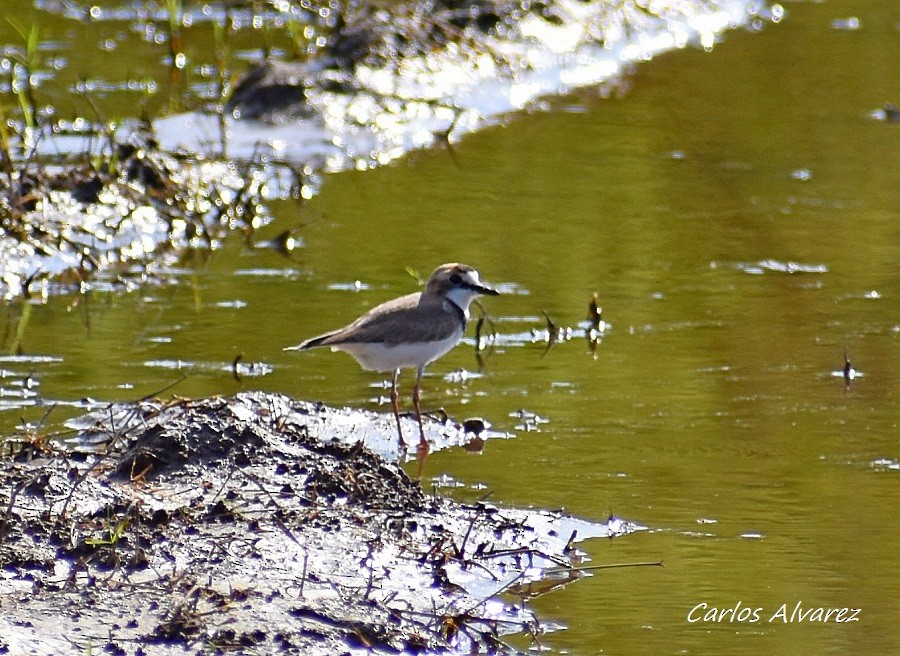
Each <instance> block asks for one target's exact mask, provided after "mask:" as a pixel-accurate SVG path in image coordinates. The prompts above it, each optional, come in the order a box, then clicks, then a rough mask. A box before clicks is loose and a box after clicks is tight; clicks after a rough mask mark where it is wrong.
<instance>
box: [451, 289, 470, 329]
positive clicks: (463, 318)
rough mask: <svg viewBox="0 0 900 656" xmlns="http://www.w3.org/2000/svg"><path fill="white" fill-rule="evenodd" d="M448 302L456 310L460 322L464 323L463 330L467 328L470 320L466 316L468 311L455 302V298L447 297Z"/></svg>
mask: <svg viewBox="0 0 900 656" xmlns="http://www.w3.org/2000/svg"><path fill="white" fill-rule="evenodd" d="M447 302H448V303H449V304H450V307H451V308H452V309H453V310H454V311H455V312H456V316H457V318H458V319H459V323H460V324H462V327H463V330H465V328H466V322H467V321H468V319H467V317H466V311H465V310H463V309H462V308H461V307H459V306H458V305H457V304H456V303H454V302H453V299H451V298H449V297H448V298H447Z"/></svg>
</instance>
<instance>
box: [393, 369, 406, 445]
mask: <svg viewBox="0 0 900 656" xmlns="http://www.w3.org/2000/svg"><path fill="white" fill-rule="evenodd" d="M398 376H400V370H399V369H395V370H394V377H393V379H392V380H391V407H392V408H393V409H394V419H396V420H397V435H398V436H399V437H400V447H401V448H404V447H406V442H404V441H403V429H402V428H400V403H399V395H398V394H397V377H398Z"/></svg>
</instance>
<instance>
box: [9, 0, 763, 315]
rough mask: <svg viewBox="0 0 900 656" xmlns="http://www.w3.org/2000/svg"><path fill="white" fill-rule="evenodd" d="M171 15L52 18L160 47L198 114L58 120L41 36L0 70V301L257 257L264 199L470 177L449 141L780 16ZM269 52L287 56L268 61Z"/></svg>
mask: <svg viewBox="0 0 900 656" xmlns="http://www.w3.org/2000/svg"><path fill="white" fill-rule="evenodd" d="M167 7H168V10H166V9H165V8H164V7H163V6H155V5H152V4H151V5H149V6H147V7H142V6H138V5H134V6H130V5H129V6H128V7H124V8H122V9H121V10H116V11H107V10H104V9H102V8H100V7H92V8H90V12H89V13H88V14H85V13H83V10H81V9H80V8H78V7H77V6H73V5H71V3H59V2H46V3H42V10H43V11H47V12H50V13H53V14H57V15H59V16H62V17H64V18H65V19H67V20H71V21H73V22H78V23H80V22H82V21H84V20H87V19H89V20H90V21H91V22H92V23H93V24H94V25H96V26H100V27H102V26H106V25H108V26H109V27H108V36H109V39H108V40H107V41H108V42H109V43H112V44H115V43H116V42H117V39H118V38H119V37H118V35H119V34H121V33H122V32H123V31H124V32H128V31H134V30H137V31H143V32H144V33H146V34H150V35H152V36H153V38H152V45H150V46H147V50H146V51H144V50H141V52H142V53H143V54H144V55H145V57H146V58H148V59H150V60H154V61H156V60H160V59H163V60H164V61H167V62H168V64H169V65H170V66H171V70H170V75H169V78H170V83H171V86H172V89H170V91H169V93H172V94H173V96H172V98H171V99H170V103H169V104H170V105H174V106H182V105H183V104H187V105H188V107H187V108H185V109H184V110H182V111H170V112H167V113H166V115H162V116H158V117H144V116H141V117H140V118H139V117H138V116H137V115H129V114H126V115H124V116H123V118H122V119H121V120H117V121H104V120H100V117H103V116H105V115H107V114H110V113H111V114H113V115H116V116H119V115H121V111H122V110H121V109H117V110H113V111H110V110H109V109H108V108H106V107H104V106H103V103H102V102H99V101H97V100H94V99H92V98H90V94H89V93H88V92H89V89H90V85H86V86H84V88H79V93H85V94H86V96H87V97H88V99H89V102H90V104H91V108H92V117H91V118H90V119H86V118H84V117H77V118H75V119H66V120H63V119H61V118H55V116H56V110H55V108H54V107H53V106H52V105H49V106H42V104H41V103H42V100H43V99H44V96H45V94H47V91H45V90H44V88H43V87H35V86H34V84H33V81H32V80H33V79H37V77H39V76H37V74H38V73H43V72H44V70H43V69H44V68H45V67H46V62H44V61H43V60H42V57H41V55H40V52H41V49H40V47H38V46H39V45H40V42H39V38H38V36H37V35H39V34H40V25H34V26H32V32H31V33H30V34H27V33H26V32H25V31H23V32H22V33H21V38H22V39H23V40H24V41H25V43H24V44H17V45H15V46H10V48H9V49H8V51H9V52H10V58H9V59H7V60H4V61H6V62H7V63H8V64H9V66H6V67H0V68H5V69H6V70H8V77H9V83H8V88H9V89H10V90H15V91H17V94H18V95H17V98H18V100H19V107H17V108H16V109H15V110H12V112H11V114H10V117H11V118H10V120H9V121H8V126H7V127H8V129H7V130H5V131H4V132H3V134H0V226H2V229H3V231H2V236H0V297H3V298H7V299H12V298H15V297H20V296H24V297H28V298H35V297H38V298H40V297H41V296H45V295H47V294H49V293H52V292H54V291H60V290H64V291H70V290H73V289H78V290H84V289H91V288H107V287H109V286H110V285H113V286H118V287H120V288H126V289H127V288H130V287H132V286H134V285H135V284H138V283H140V282H143V281H144V280H147V279H150V280H152V281H155V280H158V279H159V278H160V277H164V276H165V271H164V269H165V267H167V266H172V265H177V263H178V259H179V257H183V256H184V254H186V253H191V252H196V251H204V252H209V251H211V250H214V249H215V248H216V247H217V242H218V241H219V240H220V239H221V238H222V237H223V235H226V234H229V233H231V232H235V231H241V232H243V233H244V234H246V235H247V236H248V240H250V241H252V236H253V233H254V231H255V230H256V229H257V228H258V227H260V226H262V225H264V224H265V223H266V222H267V221H268V215H267V213H266V210H265V204H264V203H263V201H264V200H265V199H266V198H272V197H277V198H294V199H296V200H302V199H308V198H310V197H311V196H312V195H313V194H314V193H315V192H316V190H317V189H318V187H319V185H320V183H321V182H320V181H321V175H322V174H323V173H324V172H329V171H337V170H345V169H349V168H355V169H366V168H372V167H375V166H378V165H381V164H384V163H387V162H390V161H392V160H395V159H397V158H399V157H402V156H404V155H406V154H407V153H409V152H410V151H411V150H414V149H420V148H428V147H431V146H434V145H441V146H443V147H445V148H447V150H448V152H449V154H450V156H451V157H453V158H454V161H455V162H456V163H457V165H459V162H457V161H456V156H455V153H454V151H453V149H452V142H454V141H456V140H458V139H459V138H461V137H462V135H464V134H466V133H468V132H473V131H476V130H478V129H482V128H483V127H485V126H488V125H493V124H495V123H497V122H498V121H500V120H502V118H503V117H504V116H506V115H508V114H510V113H511V112H517V111H522V110H529V109H531V108H533V107H534V106H535V103H537V102H539V101H540V100H541V99H546V98H550V97H553V96H558V95H561V94H565V93H567V92H569V91H570V90H571V89H574V88H577V87H584V86H592V85H595V86H598V89H599V91H600V93H601V94H604V95H605V94H609V93H611V92H612V91H611V90H612V89H614V88H615V86H616V84H617V83H616V80H617V78H619V77H620V76H621V75H622V74H623V73H624V72H625V70H626V68H627V67H628V66H630V65H631V64H632V63H636V62H640V61H645V60H647V59H650V58H651V57H653V56H655V55H656V54H657V53H659V52H663V51H665V50H670V49H672V48H677V47H683V46H685V45H688V44H692V43H697V44H700V45H702V46H703V47H707V48H708V47H711V46H712V44H713V43H714V42H715V40H716V38H717V36H718V34H720V33H721V32H722V31H724V30H726V29H729V28H731V27H735V26H738V25H742V24H745V23H746V22H747V21H748V20H749V19H750V18H751V17H754V18H755V20H757V21H760V20H762V19H763V18H766V17H768V14H767V12H766V10H765V9H764V8H763V7H761V6H758V5H757V4H756V3H750V2H747V1H746V0H691V1H688V2H684V1H681V2H675V1H672V2H669V1H665V0H663V1H660V2H653V3H647V4H641V3H632V2H620V1H618V0H592V1H586V2H581V1H578V0H547V1H545V2H537V3H529V2H524V3H523V2H519V1H518V0H465V1H463V2H458V1H456V0H452V1H451V0H439V1H437V2H434V1H432V0H428V1H424V0H423V1H410V2H399V3H391V5H390V8H389V9H388V8H386V7H385V6H382V4H381V3H370V2H346V3H342V2H309V3H300V4H299V5H296V6H295V5H293V4H292V3H280V4H276V5H273V6H268V5H265V6H260V5H259V3H241V2H237V3H227V4H221V3H219V4H217V3H212V4H207V3H204V4H202V5H199V4H193V3H184V6H182V3H170V4H169V5H167ZM761 17H762V18H761ZM123 23H125V25H123ZM204 24H206V25H209V24H212V25H213V26H214V29H213V30H212V31H214V32H215V34H216V36H215V37H214V39H213V45H212V46H211V47H209V48H205V49H203V50H206V51H208V52H206V54H205V56H206V57H208V60H203V57H204V55H200V54H193V55H192V56H193V57H195V58H196V59H197V61H188V59H187V55H186V52H187V51H191V52H194V53H197V50H198V48H196V47H194V48H188V39H189V27H191V26H200V25H204ZM125 27H128V28H129V29H125ZM260 28H262V31H263V40H264V44H263V46H262V47H261V48H254V49H251V51H250V52H244V53H240V54H241V57H240V59H244V60H246V59H250V60H251V62H252V63H251V64H249V65H248V64H246V63H244V62H243V61H240V60H239V59H238V58H235V59H234V60H232V58H231V54H232V48H233V47H234V46H233V44H232V41H234V42H236V43H240V42H244V41H246V40H247V39H248V38H249V37H252V38H254V39H256V40H258V39H259V38H260V37H259V36H258V35H256V34H255V33H256V32H258V31H259V30H260ZM32 35H34V38H32ZM267 35H277V38H279V39H281V40H282V42H280V43H281V47H280V48H277V49H275V50H276V52H274V53H273V51H272V49H271V48H270V44H269V42H268V39H269V36H267ZM273 38H274V37H273ZM191 45H194V44H191ZM130 47H134V45H133V44H131V45H130ZM143 47H144V46H142V48H143ZM245 47H246V46H245ZM260 51H261V52H264V53H266V54H267V56H266V57H264V58H262V59H260V56H259V53H260ZM268 55H272V56H268ZM73 58H74V59H77V57H76V56H73ZM188 64H191V65H192V66H194V67H195V68H197V69H198V71H199V74H200V75H201V76H204V79H206V78H208V79H206V82H205V83H204V84H202V85H199V89H197V90H195V91H193V92H191V93H188V94H187V96H188V98H187V100H184V99H182V98H181V97H180V96H178V91H177V89H178V88H179V87H178V84H177V83H178V81H179V80H183V79H184V77H185V73H184V70H183V69H184V67H185V66H187V65H188ZM47 74H48V75H49V77H50V79H52V78H53V76H54V75H55V73H53V72H52V71H51V72H49V73H47ZM110 82H112V81H110ZM43 86H44V87H50V86H51V84H50V83H48V82H44V83H43ZM154 88H155V87H154ZM55 92H56V93H59V91H58V90H57V91H55ZM70 92H71V90H70V89H66V90H65V93H70ZM49 97H51V98H52V97H53V96H52V93H50V94H49ZM136 110H137V108H129V111H136ZM247 119H250V120H247ZM292 239H293V237H292V236H291V235H285V236H284V238H283V239H282V240H281V241H279V243H278V245H284V244H288V243H296V240H294V241H291V240H292Z"/></svg>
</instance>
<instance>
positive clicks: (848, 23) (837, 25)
mask: <svg viewBox="0 0 900 656" xmlns="http://www.w3.org/2000/svg"><path fill="white" fill-rule="evenodd" d="M861 27H862V23H860V21H859V18H857V17H856V16H848V17H847V18H835V19H834V20H833V21H831V28H832V29H834V30H842V31H847V32H854V31H856V30H858V29H860V28H861Z"/></svg>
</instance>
